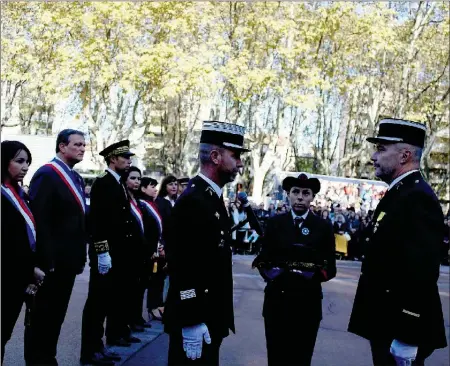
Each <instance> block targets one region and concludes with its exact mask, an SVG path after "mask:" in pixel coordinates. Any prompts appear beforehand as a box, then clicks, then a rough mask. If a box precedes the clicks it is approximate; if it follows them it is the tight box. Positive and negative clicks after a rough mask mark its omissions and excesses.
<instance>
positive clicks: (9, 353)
mask: <svg viewBox="0 0 450 366" xmlns="http://www.w3.org/2000/svg"><path fill="white" fill-rule="evenodd" d="M251 261H252V258H251V257H249V256H236V257H235V258H234V267H233V268H234V282H235V290H234V303H235V314H236V328H237V334H236V335H231V336H230V337H228V338H226V339H225V341H224V343H223V346H222V348H221V365H222V366H244V365H249V366H250V365H254V366H264V365H266V364H267V363H266V349H265V338H264V327H263V320H262V316H261V310H262V302H263V288H264V282H263V281H262V280H261V279H260V277H259V275H258V273H257V271H253V270H251V268H250V263H251ZM358 276H359V263H357V262H340V263H339V264H338V276H337V278H336V279H334V280H332V281H330V282H329V283H327V284H325V285H324V292H325V294H324V302H323V308H324V309H323V314H324V319H323V321H322V324H321V329H320V331H319V335H318V339H317V344H316V352H315V355H314V358H313V365H314V366H333V365H335V366H365V365H371V363H370V351H369V346H368V344H367V342H366V341H365V340H363V339H361V338H358V337H356V336H354V335H352V334H350V333H347V332H346V328H347V323H348V319H349V316H350V311H351V306H352V303H353V297H354V293H355V290H356V284H357V279H358ZM88 280H89V272H88V269H86V271H85V272H84V273H83V274H82V275H80V276H78V277H77V281H76V284H75V288H74V292H73V295H72V298H71V301H70V304H69V310H68V314H67V317H66V321H65V323H64V325H63V328H62V331H61V337H60V343H59V346H58V361H59V364H60V366H76V365H78V358H79V350H80V334H81V314H82V311H83V306H84V302H85V300H86V295H87V288H88V286H87V285H88ZM439 288H440V290H441V299H442V303H443V308H444V314H445V322H446V330H447V337H448V338H449V326H450V322H449V270H448V267H443V268H442V271H441V278H440V281H439ZM138 336H140V337H141V338H142V339H143V341H144V342H143V343H141V344H139V345H134V346H133V348H131V349H126V348H120V349H119V350H120V351H121V352H122V354H123V356H124V359H125V358H129V359H128V361H126V362H124V363H123V366H142V365H146V366H148V365H152V366H163V365H164V366H165V365H166V364H167V344H168V342H167V341H168V340H167V336H166V335H165V334H161V325H160V323H159V322H156V323H155V324H154V328H152V329H151V330H149V331H148V332H146V333H145V334H139V335H138ZM139 350H140V351H139ZM428 364H429V365H433V366H448V365H449V364H450V357H449V349H448V348H446V349H444V350H438V351H436V352H435V353H434V354H433V356H432V357H431V358H430V359H429V363H428ZM3 365H4V366H23V365H24V361H23V314H22V315H21V317H20V318H19V320H18V322H17V324H16V328H15V331H14V334H13V337H12V339H11V340H10V342H9V343H8V345H7V348H6V355H5V360H4V363H3Z"/></svg>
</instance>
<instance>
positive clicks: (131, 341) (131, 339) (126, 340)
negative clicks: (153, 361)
mask: <svg viewBox="0 0 450 366" xmlns="http://www.w3.org/2000/svg"><path fill="white" fill-rule="evenodd" d="M124 339H125V342H129V343H141V342H142V341H141V340H140V339H139V338H136V337H133V336H131V335H130V336H129V337H127V338H124Z"/></svg>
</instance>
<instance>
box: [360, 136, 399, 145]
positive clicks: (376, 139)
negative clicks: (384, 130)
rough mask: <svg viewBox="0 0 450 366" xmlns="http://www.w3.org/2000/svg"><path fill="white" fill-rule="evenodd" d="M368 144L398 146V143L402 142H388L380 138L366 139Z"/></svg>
mask: <svg viewBox="0 0 450 366" xmlns="http://www.w3.org/2000/svg"><path fill="white" fill-rule="evenodd" d="M366 141H367V142H370V143H371V144H379V143H382V144H396V143H398V142H401V141H392V140H387V139H383V138H379V137H368V138H366Z"/></svg>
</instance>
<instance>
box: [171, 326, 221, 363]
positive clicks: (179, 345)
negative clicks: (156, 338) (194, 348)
mask: <svg viewBox="0 0 450 366" xmlns="http://www.w3.org/2000/svg"><path fill="white" fill-rule="evenodd" d="M222 341H223V338H221V337H218V336H213V335H211V344H206V343H205V342H203V348H202V357H201V358H199V359H196V360H191V359H189V358H187V357H186V352H185V351H184V350H183V337H182V336H181V334H180V333H177V334H170V335H169V362H168V366H180V365H202V366H218V365H219V350H220V346H221V344H222Z"/></svg>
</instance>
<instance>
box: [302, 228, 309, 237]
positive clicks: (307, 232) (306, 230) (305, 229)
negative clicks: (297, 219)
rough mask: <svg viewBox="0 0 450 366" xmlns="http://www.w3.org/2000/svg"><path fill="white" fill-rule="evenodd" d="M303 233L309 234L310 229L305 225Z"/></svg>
mask: <svg viewBox="0 0 450 366" xmlns="http://www.w3.org/2000/svg"><path fill="white" fill-rule="evenodd" d="M302 234H303V235H309V229H308V228H307V227H304V228H303V229H302Z"/></svg>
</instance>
